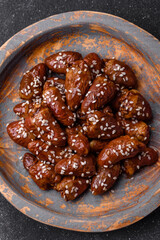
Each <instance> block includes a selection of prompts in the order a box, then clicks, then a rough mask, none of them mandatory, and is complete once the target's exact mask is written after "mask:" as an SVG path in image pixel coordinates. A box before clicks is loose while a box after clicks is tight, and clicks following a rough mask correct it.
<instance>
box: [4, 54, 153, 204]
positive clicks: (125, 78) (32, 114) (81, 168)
mask: <svg viewBox="0 0 160 240" xmlns="http://www.w3.org/2000/svg"><path fill="white" fill-rule="evenodd" d="M62 76H65V80H64V79H62ZM136 86H137V79H136V76H135V74H134V73H133V71H132V70H131V68H130V67H129V66H127V65H126V64H125V63H124V62H121V61H118V60H115V59H103V60H102V59H100V58H99V56H98V55H97V54H96V53H90V54H88V55H87V56H86V57H85V58H82V56H81V54H80V53H78V52H72V51H66V52H65V51H64V52H59V53H56V54H53V55H51V56H49V57H47V58H46V59H45V63H40V64H38V65H36V66H35V67H33V68H32V69H31V70H30V71H27V72H26V73H24V76H23V78H22V80H21V83H20V89H19V95H20V98H21V99H24V100H26V101H25V102H23V103H20V104H18V105H16V106H15V107H14V112H15V113H16V114H17V115H18V116H19V117H20V120H18V121H15V122H12V123H10V124H9V125H8V126H7V131H8V134H9V136H10V137H11V139H12V140H13V141H14V142H16V143H17V144H19V145H21V146H23V147H25V148H28V149H29V151H30V152H31V153H32V154H31V153H26V154H25V155H24V157H23V164H24V167H25V168H26V169H27V170H28V172H29V174H30V176H31V178H32V179H33V181H34V182H35V183H36V184H37V185H38V186H39V187H40V188H41V189H42V190H47V189H55V190H57V191H60V192H61V196H62V197H63V198H64V199H65V200H66V201H68V200H73V199H75V198H76V197H78V196H79V195H80V194H82V193H83V192H84V191H85V190H86V189H87V188H88V187H89V186H91V191H92V194H94V195H97V194H102V193H104V192H106V191H107V190H109V189H110V188H111V187H112V186H113V185H114V183H115V182H116V181H117V179H118V177H119V175H120V174H121V172H122V169H123V171H125V172H126V173H127V175H128V176H132V175H133V174H134V173H135V172H136V171H137V170H138V169H139V168H141V167H143V166H145V165H151V164H153V163H155V162H156V161H157V159H158V155H157V152H156V151H155V150H154V149H152V148H149V147H147V146H146V144H147V143H148V142H149V126H148V125H147V124H146V122H148V121H150V120H151V118H152V111H151V108H150V105H149V103H148V102H147V101H146V100H145V98H144V97H143V96H142V95H141V94H140V93H139V92H138V91H137V90H135V89H133V88H135V87H136Z"/></svg>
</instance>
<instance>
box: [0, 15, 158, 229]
mask: <svg viewBox="0 0 160 240" xmlns="http://www.w3.org/2000/svg"><path fill="white" fill-rule="evenodd" d="M59 50H76V51H79V52H81V53H82V54H83V55H85V54H87V53H88V52H93V51H94V52H97V53H98V54H99V55H100V56H101V57H113V56H114V57H116V58H117V59H120V60H123V61H126V63H127V64H128V65H130V66H131V67H132V68H133V70H134V72H135V74H136V76H137V78H138V80H139V86H138V88H139V90H140V91H141V92H142V94H143V95H144V96H145V97H146V99H147V100H149V102H150V104H151V107H152V109H153V115H154V120H153V122H152V136H151V143H150V145H151V146H154V147H155V148H157V149H159V150H160V146H159V142H160V112H159V109H160V44H159V42H158V40H157V39H155V38H154V37H153V36H152V35H150V34H149V33H147V32H145V31H144V30H142V29H140V28H139V27H137V26H135V25H133V24H132V23H129V22H127V21H125V20H123V19H121V18H118V17H115V16H112V15H109V14H105V13H98V12H86V11H78V12H69V13H64V14H59V15H55V16H52V17H49V18H47V19H45V20H42V21H40V22H38V23H35V24H33V25H31V26H29V27H27V28H25V29H24V30H22V31H20V32H19V33H17V34H16V35H14V36H13V37H12V38H11V39H9V40H8V41H7V42H6V43H5V44H4V45H3V46H2V47H1V48H0V86H1V90H0V189H1V192H2V194H3V195H4V196H5V198H6V199H7V200H8V201H9V202H10V203H11V204H13V205H14V206H15V207H16V208H17V209H19V210H20V211H21V212H23V213H24V214H26V215H27V216H29V217H31V218H33V219H35V220H37V221H40V222H43V223H46V224H49V225H52V226H56V227H60V228H65V229H72V230H76V231H86V232H87V231H88V232H101V231H109V230H114V229H118V228H122V227H124V226H127V225H130V224H132V223H134V222H136V221H138V220H140V219H142V218H143V217H144V216H146V215H147V214H149V213H150V212H152V211H153V210H154V209H156V208H157V207H158V206H159V205H160V162H158V163H157V164H155V165H154V166H152V167H147V168H145V169H144V170H142V171H140V172H139V173H137V174H136V176H135V178H134V179H127V178H126V177H125V176H122V177H121V179H120V181H119V182H118V183H117V184H116V186H115V187H114V191H115V192H114V193H112V192H108V193H106V194H104V195H103V196H96V197H95V196H93V195H92V194H91V193H90V192H89V191H88V192H87V193H85V194H84V195H83V196H81V197H80V198H79V199H77V200H75V201H73V202H67V203H66V202H64V200H63V199H62V198H61V197H60V194H59V193H57V192H55V191H45V192H44V191H41V190H40V189H39V188H38V187H37V186H36V185H35V184H34V183H33V182H32V180H31V178H30V177H29V176H28V173H27V172H26V171H25V169H24V168H23V165H22V161H21V160H19V157H20V156H22V155H23V153H24V152H25V150H24V149H23V148H21V147H20V146H18V145H16V144H14V143H13V142H12V141H11V140H10V138H9V137H8V135H7V133H6V128H5V125H6V123H7V122H11V121H12V120H14V119H16V116H15V115H14V113H13V111H12V108H13V106H14V105H15V104H16V103H19V102H20V101H21V100H20V99H19V96H18V86H19V83H20V79H21V77H22V75H23V73H24V72H25V71H26V70H28V69H30V68H31V67H32V66H34V65H35V64H36V63H39V62H41V61H43V59H44V58H45V57H46V56H48V55H50V54H51V53H54V52H55V51H59Z"/></svg>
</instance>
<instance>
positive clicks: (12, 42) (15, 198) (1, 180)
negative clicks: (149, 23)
mask: <svg viewBox="0 0 160 240" xmlns="http://www.w3.org/2000/svg"><path fill="white" fill-rule="evenodd" d="M74 14H82V15H83V14H84V15H85V18H84V19H85V21H81V22H82V24H83V23H85V22H86V18H87V17H88V18H89V17H90V16H89V15H90V14H91V15H97V16H98V15H103V16H105V17H106V18H113V19H115V20H116V21H119V22H121V23H126V24H127V25H129V26H132V27H133V28H134V30H135V32H136V30H137V32H138V30H139V33H138V34H140V35H143V36H144V39H143V41H144V42H145V43H146V44H147V43H148V44H149V42H154V44H153V45H154V47H153V48H154V49H156V48H157V49H158V48H159V47H160V42H159V40H158V39H157V38H155V37H154V36H153V35H152V34H150V33H148V32H147V31H146V30H144V29H142V28H140V27H139V26H137V25H135V24H133V23H131V22H129V21H127V20H125V19H123V18H121V17H117V16H114V15H112V14H108V13H103V12H96V11H72V12H65V13H60V14H56V15H52V16H50V17H47V18H45V19H42V20H40V21H38V22H36V23H34V24H31V25H29V26H28V27H26V28H24V29H22V30H21V31H19V32H17V33H16V34H15V35H13V36H12V37H11V38H10V39H8V40H7V41H6V42H5V43H4V44H3V45H2V46H1V47H0V52H3V54H2V55H1V54H0V72H1V71H3V69H4V68H5V66H6V65H7V64H8V62H10V61H11V59H10V58H9V54H10V55H11V57H12V58H13V57H14V54H15V55H16V51H17V50H20V48H21V47H23V45H25V44H26V42H28V41H32V39H33V38H35V37H37V36H39V34H41V33H42V34H44V30H42V32H41V31H40V29H41V25H43V23H45V22H47V21H50V20H54V25H53V26H52V27H49V26H46V31H49V30H51V29H54V28H57V27H59V25H58V23H59V22H56V19H57V18H58V19H61V18H62V17H63V16H64V15H65V16H72V15H74ZM91 18H92V16H91ZM78 22H79V18H78V20H76V19H75V22H72V23H78ZM67 23H68V22H67ZM68 24H69V23H68ZM61 26H62V27H63V26H64V24H62V25H61ZM33 27H36V30H35V34H34V35H32V36H31V38H27V36H25V38H26V39H24V41H23V42H22V45H20V44H19V40H20V39H18V38H19V36H20V35H22V34H23V33H24V32H28V31H30V30H31V29H32V28H33ZM148 37H149V40H148ZM145 38H146V39H145ZM17 40H18V41H17ZM25 41H26V42H25ZM13 47H14V49H13ZM150 50H151V52H152V49H150ZM10 51H11V52H10ZM154 55H155V54H154ZM4 56H5V57H4ZM156 57H158V58H157V61H158V62H159V64H160V50H159V51H158V52H157V54H156ZM7 60H8V62H7ZM159 185H160V182H159ZM0 186H1V189H0V192H1V193H2V195H3V196H4V197H5V198H6V199H7V200H8V201H9V202H10V203H11V204H12V205H13V206H14V207H15V208H16V209H18V210H19V211H21V212H22V213H24V214H25V215H27V216H28V217H30V218H32V219H34V220H36V221H39V222H41V223H44V224H47V225H51V226H54V227H59V228H63V229H68V230H74V231H82V232H105V231H111V230H116V229H120V228H122V227H125V226H129V225H131V224H133V223H135V222H137V221H139V220H140V219H142V218H143V217H145V216H147V215H148V214H149V213H151V212H152V211H153V210H155V209H156V208H157V207H158V206H160V191H157V190H156V192H157V194H156V195H155V196H154V200H155V199H156V200H157V204H155V205H154V206H153V205H151V201H149V203H148V204H147V205H146V206H145V208H147V207H148V206H149V207H150V208H149V209H150V210H149V211H148V212H147V211H146V214H144V216H143V217H139V218H135V219H134V220H131V221H128V222H127V221H126V222H125V223H124V224H119V225H117V226H116V227H113V228H109V229H105V228H104V229H99V230H98V229H96V228H95V227H94V229H89V230H87V229H85V230H84V229H82V225H83V224H85V222H86V221H87V220H86V219H84V220H83V219H82V220H81V221H79V219H78V218H77V223H78V225H79V226H78V229H77V228H76V225H74V226H73V222H72V221H71V223H70V227H69V228H67V227H65V226H64V225H63V224H62V225H63V226H60V225H58V223H57V224H55V223H53V222H52V223H48V222H46V221H43V220H41V219H37V218H36V217H35V218H34V216H32V214H31V211H27V208H28V209H29V208H32V207H33V205H34V204H32V203H31V202H30V201H29V200H25V198H24V197H22V196H19V194H17V193H16V191H14V190H15V189H14V187H13V186H11V184H10V183H9V182H8V181H7V179H5V177H4V176H3V174H2V173H1V172H0ZM2 186H3V187H2ZM11 196H12V197H11ZM152 201H153V200H152ZM17 203H18V204H19V203H21V204H20V205H22V206H23V207H21V208H20V206H18V204H17ZM150 205H151V206H150ZM34 208H35V209H36V210H38V209H39V208H41V210H42V207H41V206H38V205H34ZM45 211H46V209H45ZM48 211H49V210H48ZM37 212H38V211H37ZM75 221H76V219H75ZM90 221H91V220H90ZM91 222H92V221H91ZM93 222H95V221H93Z"/></svg>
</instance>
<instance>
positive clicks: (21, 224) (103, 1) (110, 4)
mask: <svg viewBox="0 0 160 240" xmlns="http://www.w3.org/2000/svg"><path fill="white" fill-rule="evenodd" d="M74 10H92V11H101V12H106V13H111V14H114V15H117V16H120V17H122V18H124V19H126V20H129V21H131V22H133V23H135V24H137V25H138V26H140V27H142V28H143V29H145V30H147V31H148V32H150V33H151V34H153V35H154V36H155V37H157V38H158V39H160V0H129V1H128V0H0V45H2V44H3V43H4V42H5V41H6V40H7V39H8V38H10V37H11V36H12V35H13V34H15V33H16V32H18V31H19V30H21V29H23V28H25V27H26V26H28V25H30V24H32V23H34V22H36V21H39V20H41V19H43V18H46V17H48V16H51V15H53V14H58V13H62V12H67V11H74ZM75 238H76V240H81V239H83V240H94V239H96V240H100V239H110V240H143V239H145V240H152V239H153V240H159V239H160V208H158V209H157V210H155V211H154V212H153V213H151V214H150V215H149V216H147V217H146V218H145V219H143V220H141V221H140V222H138V223H135V224H133V225H132V226H129V227H127V228H123V229H120V230H117V231H113V232H108V233H77V232H72V231H67V230H62V229H58V228H53V227H50V226H47V225H44V224H41V223H38V222H36V221H34V220H32V219H30V218H28V217H26V216H25V215H23V214H22V213H20V212H19V211H17V210H16V209H15V208H14V207H13V206H11V205H10V204H9V203H8V202H7V201H6V200H5V199H4V198H3V197H2V196H1V195H0V240H51V239H54V240H59V239H63V240H68V239H69V240H72V239H75Z"/></svg>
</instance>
